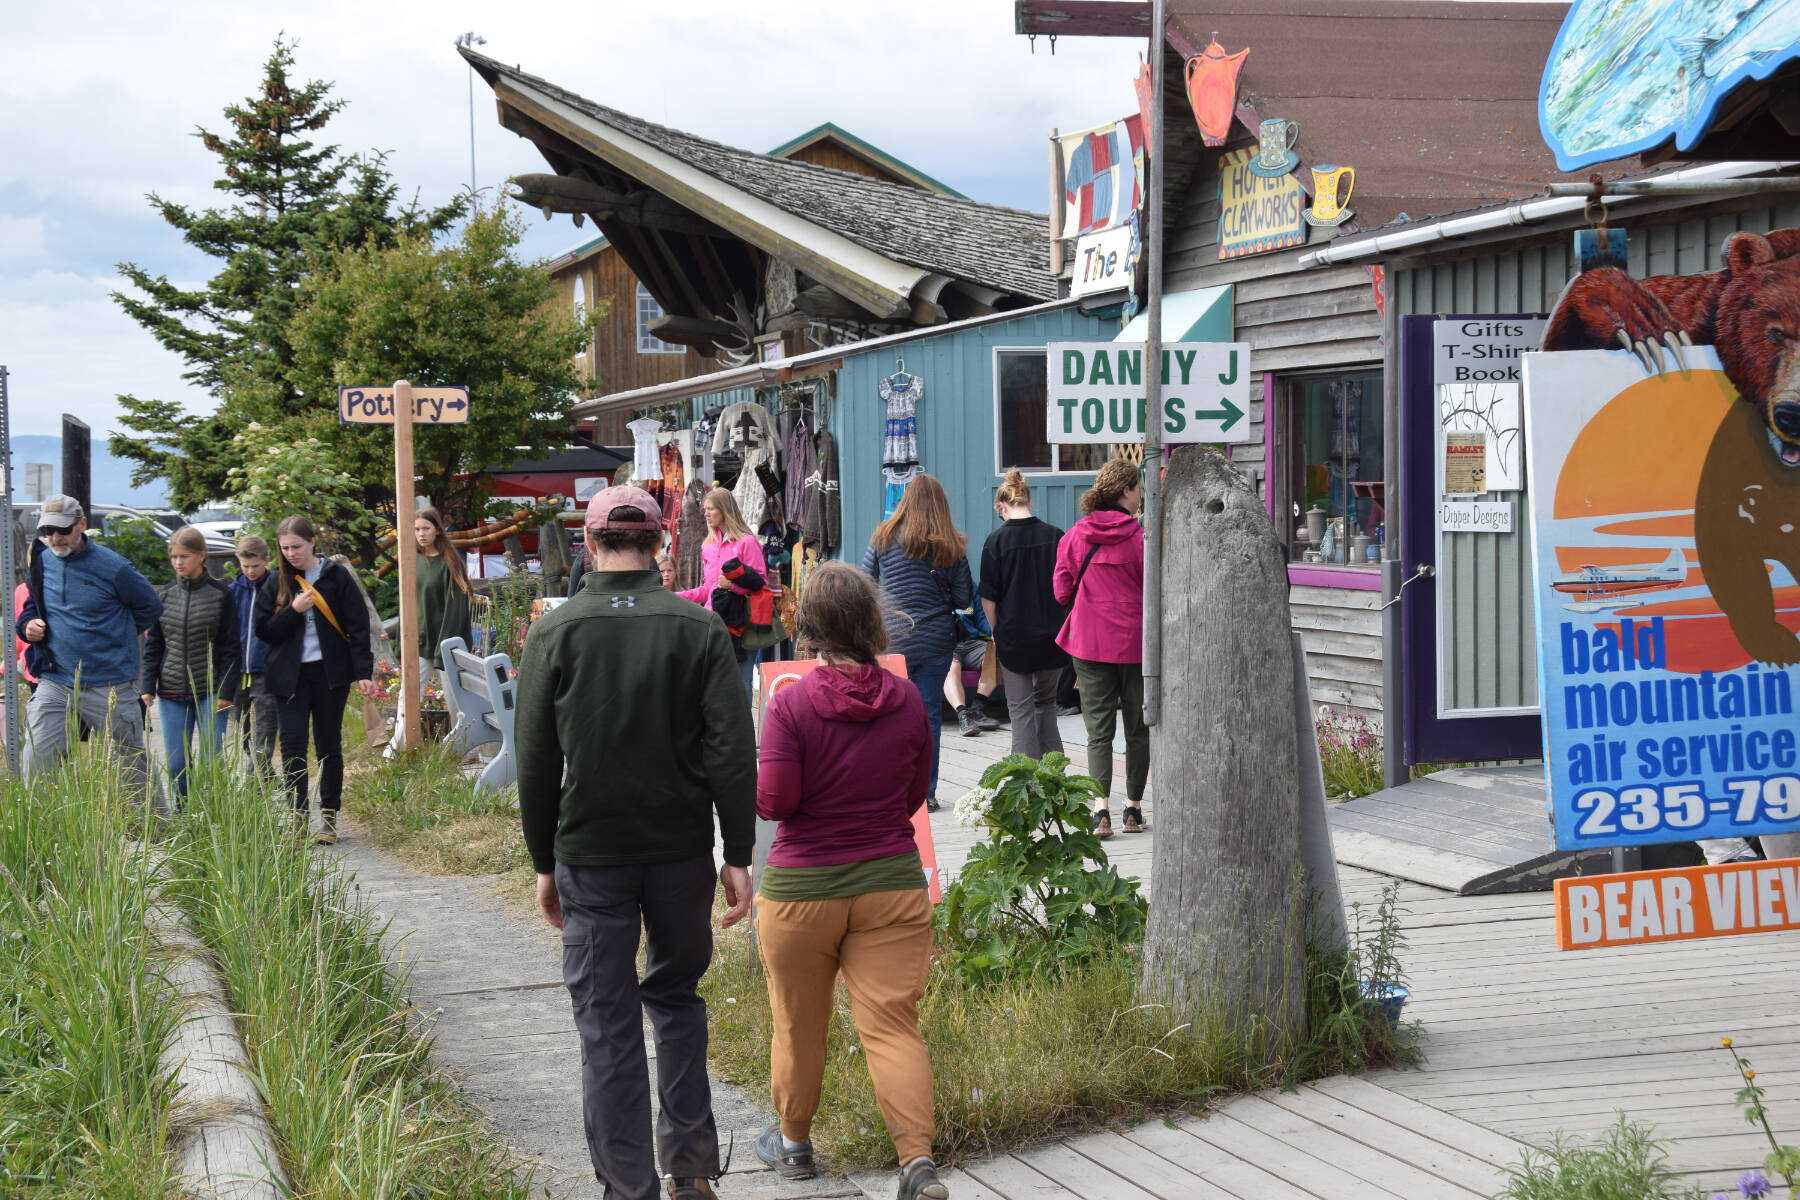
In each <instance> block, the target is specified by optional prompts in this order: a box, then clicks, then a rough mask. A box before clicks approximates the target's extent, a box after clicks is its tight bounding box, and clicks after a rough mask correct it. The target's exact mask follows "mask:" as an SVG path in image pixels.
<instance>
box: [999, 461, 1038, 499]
mask: <svg viewBox="0 0 1800 1200" xmlns="http://www.w3.org/2000/svg"><path fill="white" fill-rule="evenodd" d="M994 503H995V504H1002V505H1005V506H1006V507H1008V508H1030V507H1031V485H1030V484H1028V483H1026V482H1025V472H1023V471H1021V470H1019V468H1017V467H1014V468H1013V469H1012V470H1010V471H1008V472H1007V473H1006V482H1005V483H1002V484H1001V485H1000V487H999V490H997V491H996V492H995V493H994Z"/></svg>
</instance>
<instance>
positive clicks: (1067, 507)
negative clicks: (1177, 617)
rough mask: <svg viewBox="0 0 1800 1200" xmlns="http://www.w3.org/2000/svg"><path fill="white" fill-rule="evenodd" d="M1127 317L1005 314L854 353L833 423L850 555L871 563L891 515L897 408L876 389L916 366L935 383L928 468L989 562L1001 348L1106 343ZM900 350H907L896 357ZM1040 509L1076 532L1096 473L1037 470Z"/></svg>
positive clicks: (923, 446)
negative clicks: (888, 459) (870, 552)
mask: <svg viewBox="0 0 1800 1200" xmlns="http://www.w3.org/2000/svg"><path fill="white" fill-rule="evenodd" d="M1118 330H1119V326H1118V321H1117V320H1116V319H1114V320H1100V319H1098V318H1095V317H1089V316H1083V315H1082V314H1081V313H1079V312H1077V311H1076V310H1075V308H1074V307H1073V306H1070V307H1068V308H1064V309H1058V310H1056V311H1054V312H1047V313H1038V314H1035V315H1032V316H1029V317H1020V318H1019V319H1017V320H1014V321H996V322H993V323H992V324H988V325H982V326H979V327H977V328H974V329H968V330H963V331H960V332H957V333H951V334H946V335H944V336H943V337H937V338H929V339H925V340H921V341H917V342H909V343H906V344H905V345H902V346H900V347H897V348H896V349H890V350H886V351H876V352H870V353H866V354H853V353H847V354H846V355H845V356H844V365H843V367H842V368H841V369H840V370H839V371H838V373H837V396H836V398H835V399H834V400H833V402H832V413H831V422H832V429H833V432H834V433H835V434H836V435H837V440H838V460H839V466H840V470H841V481H842V490H841V492H840V496H841V500H842V506H843V509H842V511H843V530H844V533H843V539H844V540H843V545H842V546H841V547H840V548H839V555H840V557H842V558H844V559H846V560H848V561H850V562H861V561H862V552H863V548H864V547H865V546H867V545H868V544H869V535H870V534H871V533H872V532H874V529H875V526H876V525H878V524H880V522H881V512H882V493H883V481H882V476H881V449H882V437H883V434H884V431H885V426H886V422H887V410H886V408H885V406H884V404H883V402H882V400H881V397H880V395H879V394H878V393H877V391H876V385H877V384H878V383H879V382H880V381H881V379H883V378H884V377H886V376H888V375H891V374H892V373H893V372H894V371H895V370H897V369H898V365H897V362H896V357H897V356H898V357H901V358H904V359H905V360H906V369H907V370H908V371H909V372H911V373H912V374H914V375H917V376H919V377H920V378H922V379H923V380H924V381H925V398H924V399H923V400H921V401H920V402H919V457H920V460H921V461H922V463H923V465H924V467H925V469H926V471H928V472H930V473H931V474H932V475H933V476H935V477H936V478H937V480H938V482H940V483H942V484H943V485H944V490H945V491H946V492H948V493H949V495H950V504H951V508H952V510H953V511H954V513H955V516H956V523H957V528H959V529H961V530H962V531H963V532H964V533H966V534H968V536H969V566H970V568H971V569H972V570H975V571H976V572H979V571H980V567H981V545H982V543H983V542H984V541H985V540H986V539H987V535H988V534H990V533H992V532H993V531H994V530H995V529H997V528H998V527H999V524H1000V522H999V519H998V518H997V517H996V516H995V515H994V490H995V489H996V488H998V487H999V486H1000V480H1001V478H1002V477H1001V475H1000V474H998V473H997V472H996V471H995V469H994V467H995V464H994V455H995V445H994V403H995V401H994V350H995V348H996V347H1037V346H1043V345H1045V344H1046V343H1049V342H1054V341H1105V340H1108V339H1110V338H1111V337H1112V336H1113V335H1114V334H1116V333H1118ZM896 351H897V354H896ZM1030 480H1031V494H1032V501H1033V505H1034V508H1035V510H1036V512H1037V515H1038V516H1039V517H1041V518H1043V519H1044V520H1046V521H1048V522H1050V523H1051V524H1053V525H1058V526H1060V527H1062V528H1064V529H1067V528H1068V527H1069V526H1070V525H1071V524H1073V523H1074V521H1075V516H1076V508H1075V505H1076V501H1077V500H1078V499H1079V498H1080V496H1081V493H1082V492H1084V491H1086V490H1087V488H1088V487H1089V486H1090V485H1091V484H1092V483H1093V476H1092V475H1051V476H1038V475H1033V476H1030Z"/></svg>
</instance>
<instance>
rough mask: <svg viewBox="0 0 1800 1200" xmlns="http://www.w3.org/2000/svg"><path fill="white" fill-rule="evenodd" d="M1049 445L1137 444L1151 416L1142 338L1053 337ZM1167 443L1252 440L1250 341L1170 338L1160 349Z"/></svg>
mask: <svg viewBox="0 0 1800 1200" xmlns="http://www.w3.org/2000/svg"><path fill="white" fill-rule="evenodd" d="M1048 350H1049V354H1050V373H1049V382H1050V388H1049V401H1048V403H1049V408H1048V412H1047V414H1046V416H1045V429H1047V430H1048V431H1049V440H1050V441H1051V442H1056V443H1061V444H1068V443H1079V442H1088V443H1109V442H1141V441H1143V440H1144V429H1145V425H1146V421H1147V418H1148V398H1147V397H1146V396H1145V394H1144V346H1143V343H1142V342H1052V343H1050V345H1049V347H1048ZM1162 387H1163V396H1162V414H1161V416H1162V426H1163V441H1165V442H1246V441H1249V440H1250V437H1251V427H1250V420H1249V412H1250V345H1249V343H1248V342H1172V343H1170V344H1169V345H1167V346H1164V347H1163V348H1162Z"/></svg>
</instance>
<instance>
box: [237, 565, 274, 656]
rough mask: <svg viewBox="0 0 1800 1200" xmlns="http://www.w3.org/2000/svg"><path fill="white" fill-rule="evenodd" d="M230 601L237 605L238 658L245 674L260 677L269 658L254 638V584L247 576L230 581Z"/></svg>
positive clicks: (260, 643) (259, 641)
mask: <svg viewBox="0 0 1800 1200" xmlns="http://www.w3.org/2000/svg"><path fill="white" fill-rule="evenodd" d="M268 577H269V576H268V572H266V571H265V572H263V578H264V579H267V578H268ZM231 599H232V602H233V603H234V604H236V605H237V616H238V658H239V660H240V661H241V663H242V664H243V669H244V671H245V673H247V674H250V675H260V674H261V673H262V671H263V667H264V665H265V664H266V663H267V661H268V658H269V647H268V645H267V644H266V643H265V642H264V641H263V640H262V639H261V638H259V637H257V636H256V584H254V583H252V582H251V581H250V577H249V576H248V575H239V576H238V577H237V578H236V579H233V580H232V581H231Z"/></svg>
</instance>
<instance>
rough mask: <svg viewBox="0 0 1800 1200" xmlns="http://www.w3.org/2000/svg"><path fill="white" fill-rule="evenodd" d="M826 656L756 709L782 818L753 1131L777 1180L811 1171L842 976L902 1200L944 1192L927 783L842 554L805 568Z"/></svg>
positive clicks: (860, 585)
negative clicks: (895, 1158)
mask: <svg viewBox="0 0 1800 1200" xmlns="http://www.w3.org/2000/svg"><path fill="white" fill-rule="evenodd" d="M795 624H796V626H797V629H796V641H797V642H798V643H799V645H800V647H801V649H802V650H804V651H806V652H808V653H811V654H814V655H817V656H818V658H819V659H820V666H819V668H818V669H817V670H815V671H814V672H812V674H810V675H808V676H806V677H805V678H804V679H802V680H801V681H800V682H799V683H797V684H794V685H792V686H790V687H787V688H785V689H783V690H781V691H779V692H777V693H775V695H774V697H773V698H772V699H771V700H770V701H769V708H768V712H767V714H766V715H765V716H764V718H763V729H762V759H761V769H760V771H759V773H758V778H757V785H756V812H757V815H758V816H760V817H763V818H764V819H766V820H771V821H779V822H780V823H781V825H780V829H779V830H778V831H777V832H776V835H775V843H774V845H773V846H772V847H771V848H770V850H769V865H768V866H767V867H765V868H764V869H763V873H762V878H761V880H760V885H759V888H758V897H757V906H756V920H757V945H758V946H759V947H760V948H761V951H762V959H763V966H764V967H765V968H766V970H767V971H768V976H769V1007H770V1009H771V1010H772V1013H773V1016H774V1038H773V1044H772V1045H771V1047H770V1050H769V1065H770V1071H769V1074H770V1089H769V1090H770V1092H771V1094H772V1099H773V1101H774V1105H775V1111H776V1113H778V1114H779V1115H780V1117H781V1119H780V1120H779V1121H777V1122H776V1123H775V1124H773V1125H770V1126H769V1127H768V1128H767V1129H765V1130H763V1132H762V1136H760V1137H759V1138H757V1141H756V1153H757V1156H758V1157H759V1158H761V1159H762V1160H763V1161H764V1162H766V1163H768V1164H769V1166H771V1167H773V1168H774V1169H775V1170H776V1171H777V1172H778V1173H779V1174H780V1175H782V1176H783V1177H784V1178H787V1179H810V1178H811V1177H812V1176H813V1174H814V1166H813V1156H812V1143H811V1141H810V1140H809V1135H810V1133H811V1131H812V1119H813V1114H814V1113H816V1112H817V1111H818V1108H819V1086H820V1082H821V1080H823V1078H824V1075H825V1034H826V1030H827V1028H828V1027H829V1025H830V1022H831V1008H832V995H833V992H834V991H835V989H836V986H837V979H838V976H839V975H842V976H843V979H844V984H845V986H846V987H847V988H848V989H849V991H850V1007H851V1011H852V1012H853V1013H854V1015H855V1017H856V1030H857V1033H858V1035H859V1036H860V1037H861V1039H862V1046H863V1050H864V1052H865V1054H866V1056H867V1060H868V1064H869V1077H870V1079H871V1080H873V1081H874V1084H875V1099H876V1102H877V1103H878V1104H879V1105H880V1106H881V1115H882V1118H883V1119H884V1120H885V1121H886V1122H887V1129H888V1136H890V1137H891V1138H893V1139H894V1149H895V1151H896V1153H897V1154H898V1155H899V1161H900V1188H899V1200H944V1197H947V1196H948V1195H949V1194H950V1193H949V1191H948V1190H947V1189H946V1188H945V1187H944V1185H943V1184H942V1183H941V1182H940V1181H939V1180H938V1176H937V1167H936V1165H935V1164H934V1163H933V1162H932V1159H931V1141H932V1137H933V1136H934V1135H935V1133H936V1127H935V1125H934V1123H933V1120H932V1102H931V1087H932V1080H931V1058H930V1055H929V1054H928V1053H927V1052H926V1049H925V1041H924V1039H923V1038H922V1037H920V1036H919V1011H918V1005H919V997H920V996H922V995H924V993H925V977H926V974H927V972H928V971H929V970H930V966H931V899H930V897H929V896H928V895H927V893H926V891H925V871H924V867H923V866H922V865H921V864H920V861H919V851H918V847H917V845H916V844H915V843H914V841H913V826H912V817H913V814H914V813H915V812H917V811H918V809H919V806H920V805H921V804H923V803H924V802H925V793H926V789H927V788H928V787H929V786H930V780H931V735H930V729H929V727H928V726H927V725H926V722H925V705H924V702H923V701H922V700H920V698H919V690H918V689H917V688H916V687H914V686H913V685H912V684H910V683H908V682H907V681H906V680H905V679H903V678H901V677H900V676H897V675H891V674H889V673H888V672H887V671H884V670H882V669H881V667H879V666H877V665H876V662H875V659H876V656H877V655H879V654H880V653H881V652H882V651H883V650H885V649H887V631H886V628H885V627H884V626H883V624H882V614H881V602H880V599H879V595H878V593H877V592H876V589H875V583H874V581H873V580H871V579H870V578H869V577H868V576H866V575H864V574H863V573H862V572H860V571H858V570H856V569H855V568H853V567H850V566H848V565H846V564H843V563H826V564H825V565H824V566H822V567H820V568H819V569H818V570H817V571H815V572H814V573H813V574H812V575H810V576H809V577H808V578H807V581H806V588H805V590H804V591H803V593H802V594H801V598H800V610H799V613H798V616H797V618H796V622H795Z"/></svg>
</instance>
